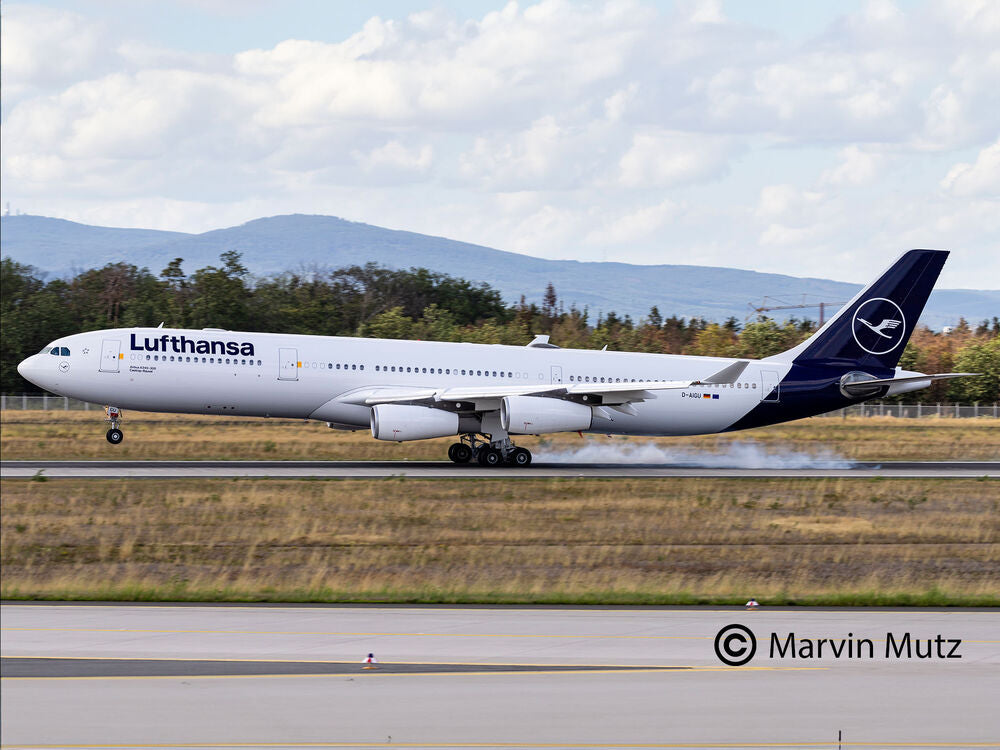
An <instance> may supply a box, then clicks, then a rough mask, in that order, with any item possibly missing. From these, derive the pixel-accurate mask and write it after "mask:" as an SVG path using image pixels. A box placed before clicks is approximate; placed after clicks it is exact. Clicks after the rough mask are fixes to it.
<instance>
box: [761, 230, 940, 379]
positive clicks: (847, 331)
mask: <svg viewBox="0 0 1000 750" xmlns="http://www.w3.org/2000/svg"><path fill="white" fill-rule="evenodd" d="M947 258H948V252H947V251H945V250H910V251H909V252H906V253H903V255H902V256H900V258H899V259H898V260H896V262H895V263H893V264H892V265H891V266H890V267H889V269H888V270H887V271H885V273H883V274H882V275H881V276H879V278H878V279H877V280H876V281H874V282H872V283H871V284H869V285H868V286H866V287H865V288H864V289H862V290H861V291H860V292H859V293H858V294H857V296H855V297H854V299H852V300H851V301H850V302H848V303H847V304H846V305H844V306H843V307H842V308H841V309H840V311H839V312H838V313H837V314H836V315H835V316H834V317H833V318H831V319H830V320H829V321H828V322H827V323H826V325H824V326H823V327H822V328H820V329H819V330H818V331H817V332H816V333H815V334H813V335H812V336H811V337H810V338H809V339H807V340H806V341H804V342H802V343H801V344H799V345H798V346H796V347H795V348H793V349H789V350H788V351H787V352H783V353H781V354H778V355H776V356H774V357H770V358H769V359H771V360H774V361H781V362H795V363H796V364H801V365H834V366H837V365H843V366H846V367H857V368H868V369H882V370H891V369H893V368H895V367H896V365H897V363H898V362H899V358H900V356H901V355H902V353H903V349H904V347H905V346H906V342H907V340H908V339H909V338H910V334H911V333H913V328H914V326H916V324H917V319H918V318H919V317H920V313H921V312H922V311H923V309H924V305H925V304H926V302H927V298H928V296H930V293H931V290H932V289H933V288H934V283H935V282H936V281H937V278H938V275H939V274H940V273H941V268H942V266H944V262H945V260H946V259H947Z"/></svg>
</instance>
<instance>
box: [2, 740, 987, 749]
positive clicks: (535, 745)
mask: <svg viewBox="0 0 1000 750" xmlns="http://www.w3.org/2000/svg"><path fill="white" fill-rule="evenodd" d="M834 742H835V741H830V740H826V741H820V742H712V743H706V742H642V743H635V742H621V743H617V742H602V743H591V742H583V743H576V742H201V743H196V742H191V743H183V742H172V743H169V744H165V743H151V744H106V745H78V744H73V745H64V744H48V745H0V748H5V749H9V750H41V748H57V747H58V748H67V749H69V748H72V749H73V750H99V749H100V748H108V749H109V750H112V749H113V750H120V749H125V748H134V749H135V750H145V749H146V748H149V749H150V750H154V749H155V748H240V747H256V748H280V747H294V748H299V747H317V748H323V747H329V748H350V747H389V748H392V747H413V748H435V747H443V748H511V749H516V748H523V749H524V750H536V749H541V748H580V749H581V750H590V749H591V748H595V749H596V748H622V749H623V750H631V749H632V748H746V749H747V750H750V749H752V748H779V747H786V748H796V747H801V748H809V747H826V748H829V747H832V746H833V744H834ZM836 744H838V745H839V746H841V747H856V748H865V747H870V748H884V747H899V748H907V747H913V748H950V747H1000V742H838V743H836Z"/></svg>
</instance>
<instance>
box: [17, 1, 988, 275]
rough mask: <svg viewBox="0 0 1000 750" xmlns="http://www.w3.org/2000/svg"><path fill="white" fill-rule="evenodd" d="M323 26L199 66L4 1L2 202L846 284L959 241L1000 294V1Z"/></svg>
mask: <svg viewBox="0 0 1000 750" xmlns="http://www.w3.org/2000/svg"><path fill="white" fill-rule="evenodd" d="M185 1H188V0H185ZM214 1H215V2H216V3H218V5H217V6H216V7H217V9H219V12H220V13H221V14H222V15H227V14H228V13H229V11H228V10H227V9H234V8H236V7H237V6H236V5H233V4H231V3H230V0H214ZM431 5H432V3H430V2H428V6H431ZM81 7H82V6H81ZM177 12H179V13H184V12H185V10H184V8H183V5H182V6H181V7H180V8H179V9H178V10H177ZM373 12H374V11H373ZM199 18H200V19H201V21H202V22H203V23H207V22H210V21H211V19H210V18H207V17H206V16H205V15H204V14H202V15H200V16H199ZM220 23H225V19H222V20H221V21H220ZM318 26H319V25H317V28H302V29H301V32H300V33H297V34H295V35H294V36H291V37H290V38H287V39H285V40H284V41H281V42H280V43H276V44H272V45H270V46H268V47H266V48H255V47H253V46H252V45H249V44H248V45H246V47H245V48H243V49H242V51H240V52H238V53H236V54H220V53H215V52H212V51H211V50H205V51H204V52H199V53H192V52H189V51H183V50H177V49H166V48H163V46H162V45H158V44H154V43H151V42H150V41H149V40H148V39H147V38H145V37H144V35H143V34H142V33H141V30H138V31H137V33H135V34H133V35H132V36H123V35H122V34H121V32H120V29H121V28H125V26H122V25H114V26H112V25H109V24H103V23H100V22H96V21H93V20H91V19H90V18H89V17H88V16H86V15H81V14H79V13H77V14H74V13H69V12H66V11H62V10H55V9H51V8H46V7H44V6H24V5H17V4H14V5H9V4H5V5H4V24H3V40H2V43H3V54H4V65H3V89H2V96H3V108H4V114H5V122H4V127H3V139H4V143H3V146H4V147H3V151H2V154H0V158H2V182H3V186H2V187H3V193H4V196H5V200H11V201H12V203H13V204H14V207H15V208H22V209H24V210H45V211H48V212H49V213H52V214H54V215H60V216H65V217H66V218H78V219H82V220H91V221H101V222H106V223H110V224H120V223H123V222H125V221H127V222H128V223H131V224H133V225H135V224H140V225H141V224H143V223H146V224H147V225H149V226H156V227H160V228H176V229H186V230H204V229H209V228H213V227H216V226H221V225H226V224H231V223H236V222H239V221H244V220H247V219H251V218H254V217H255V216H259V215H264V214H273V213H277V212H281V211H285V212H293V211H306V212H318V213H332V214H337V215H343V216H345V217H347V218H352V219H356V220H362V221H368V222H370V223H375V224H381V225H387V226H393V227H396V228H404V229H413V230H415V231H424V232H428V233H431V234H435V235H448V236H454V237H456V238H458V239H464V240H469V241H473V242H480V243H483V244H490V245H493V246H497V247H502V248H506V249H512V250H519V251H526V252H530V253H533V254H538V255H543V256H547V257H584V256H587V257H591V258H594V257H598V258H599V257H601V256H602V253H604V252H606V251H613V252H617V253H619V254H620V256H621V257H622V258H623V259H626V260H635V261H639V262H689V263H695V262H711V263H726V262H729V263H732V264H736V265H742V266H752V267H758V268H761V269H765V268H767V269H768V270H782V271H785V272H793V273H796V272H809V273H813V274H817V275H831V274H833V275H839V276H840V277H842V278H843V277H848V278H852V279H856V278H857V279H859V278H860V277H861V276H862V275H863V272H864V271H865V269H866V266H865V263H866V262H868V261H867V260H866V256H865V252H864V251H863V250H862V248H868V249H874V250H873V252H874V251H877V252H876V253H875V254H876V255H877V254H879V253H881V252H882V251H883V250H885V251H886V252H888V253H889V254H895V253H896V252H898V251H899V250H900V249H902V246H903V244H904V243H909V244H912V245H914V246H917V245H930V244H932V243H938V244H943V245H950V246H954V245H955V242H958V241H960V242H961V243H962V249H963V253H956V254H955V256H954V257H953V258H952V261H951V263H949V266H948V268H947V269H946V275H947V274H948V273H950V272H951V270H950V269H952V268H958V267H960V264H961V263H963V262H965V261H963V258H964V257H965V255H966V254H969V255H971V256H973V258H975V257H979V258H980V260H979V261H978V262H976V261H975V260H972V261H969V265H968V267H969V268H970V269H975V268H978V269H979V270H978V272H977V271H976V270H970V271H968V272H967V273H968V277H967V278H968V279H970V280H976V279H981V278H983V274H982V269H983V268H992V269H993V270H994V271H995V272H996V274H995V275H996V276H1000V269H998V268H997V266H996V262H995V261H992V260H989V261H983V260H982V258H984V257H986V256H990V258H992V256H993V255H995V249H996V247H997V246H1000V237H998V234H997V233H998V231H1000V230H998V229H997V228H996V223H995V222H991V221H989V220H987V219H986V218H985V217H986V216H987V215H988V213H989V211H990V210H991V209H993V210H996V212H997V213H998V214H1000V206H997V203H998V201H997V193H998V186H997V180H998V179H1000V178H998V177H997V175H998V174H1000V166H998V164H997V159H998V150H1000V147H998V145H997V141H996V138H997V133H998V132H1000V49H998V46H997V44H996V39H997V34H998V33H1000V4H998V3H995V2H991V1H989V0H928V2H927V3H925V4H923V5H917V6H911V5H910V4H905V5H897V4H893V3H891V2H887V1H885V0H874V1H873V2H870V3H867V4H866V5H864V6H863V7H862V8H861V9H860V10H859V11H858V12H857V13H854V14H848V15H844V16H842V17H840V18H837V19H836V20H834V21H833V22H832V23H830V24H829V25H828V26H827V27H826V28H825V29H824V30H823V31H822V32H821V33H820V34H819V35H817V36H815V37H814V38H810V39H807V40H798V39H795V40H790V39H786V38H783V37H782V35H781V33H780V30H779V32H778V33H775V31H774V30H770V29H764V28H759V27H755V26H752V25H748V24H746V23H743V22H737V21H734V20H732V19H731V18H727V17H726V15H725V14H724V13H723V10H722V5H721V4H720V3H719V2H717V0H704V1H702V2H698V1H695V2H679V3H677V5H676V6H674V7H673V8H672V9H671V10H669V11H667V12H664V13H658V12H657V11H656V10H655V9H654V8H652V7H649V6H647V5H644V4H643V3H642V2H640V1H639V0H634V1H631V2H630V1H629V0H620V1H619V0H611V1H609V2H605V3H601V2H598V3H595V4H576V3H571V2H564V1H561V0H543V1H542V2H538V3H529V4H525V5H523V6H519V5H516V4H513V3H511V4H507V5H504V6H502V7H498V9H497V10H496V11H494V12H490V13H488V14H486V15H484V16H483V17H482V18H480V19H478V20H460V19H458V18H457V17H456V16H455V15H454V14H452V13H449V12H448V11H447V10H443V9H441V8H437V9H432V10H426V11H418V12H415V13H412V14H411V15H409V16H408V17H405V18H397V19H390V18H387V17H373V18H371V19H369V20H368V21H367V22H366V23H364V24H359V25H358V27H356V28H355V29H354V33H353V34H345V35H343V36H341V37H338V38H340V39H341V41H321V40H318V39H317V33H319V31H318ZM221 28H222V27H221V26H220V29H221ZM991 144H992V145H991ZM975 153H978V156H977V157H976V158H972V157H970V156H969V154H975ZM942 175H945V177H944V178H943V179H942ZM116 215H121V216H123V217H127V219H125V218H123V219H122V220H120V221H116V220H115V219H114V217H115V216H116ZM949 236H951V237H954V238H955V242H952V241H950V240H949ZM819 249H823V254H822V257H820V256H819ZM831 253H836V254H835V255H831ZM848 256H850V257H848ZM831 257H835V258H836V259H838V262H831V261H830V258H831ZM844 259H848V260H849V261H850V262H846V261H844ZM840 261H844V262H843V263H841V262H840ZM990 262H992V263H994V265H993V266H990V265H989V263H990ZM881 265H882V262H881V261H880V260H876V261H872V268H871V270H873V271H874V270H878V268H879V267H880V266H881ZM824 269H825V270H824Z"/></svg>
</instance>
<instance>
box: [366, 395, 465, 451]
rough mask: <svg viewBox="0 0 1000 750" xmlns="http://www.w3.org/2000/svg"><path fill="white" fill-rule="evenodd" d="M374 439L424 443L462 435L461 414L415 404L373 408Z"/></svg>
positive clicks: (381, 405)
mask: <svg viewBox="0 0 1000 750" xmlns="http://www.w3.org/2000/svg"><path fill="white" fill-rule="evenodd" d="M371 425H372V437H373V438H375V439H376V440H395V441H397V442H402V441H403V440H423V439H424V438H436V437H446V436H448V435H457V434H458V414H456V413H455V412H453V411H443V410H441V409H432V408H430V407H429V406H413V405H412V404H379V405H378V406H374V407H372V417H371Z"/></svg>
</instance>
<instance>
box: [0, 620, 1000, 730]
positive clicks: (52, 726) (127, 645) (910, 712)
mask: <svg viewBox="0 0 1000 750" xmlns="http://www.w3.org/2000/svg"><path fill="white" fill-rule="evenodd" d="M0 620H2V625H0V628H2V630H0V651H2V655H3V657H4V661H3V673H4V678H3V685H2V687H3V689H2V691H0V700H2V715H3V717H4V721H3V729H2V733H3V737H2V741H3V743H4V745H5V746H6V745H11V746H15V745H46V746H52V745H55V746H59V745H69V744H75V745H86V746H109V745H115V746H128V747H150V746H154V745H155V746H156V747H158V748H160V747H166V746H189V747H190V746H195V745H197V746H206V745H210V746H212V747H227V748H228V747H246V746H251V745H252V746H255V747H275V748H277V747H304V746H310V747H322V746H327V747H357V746H367V747H382V746H385V747H392V746H397V747H398V746H404V747H405V746H411V747H412V746H419V747H452V748H455V747H504V748H515V747H517V748H540V747H546V748H554V747H564V748H580V747H638V746H642V747H707V746H718V745H720V744H726V745H727V746H729V747H776V746H779V745H780V746H782V747H830V748H832V747H836V746H837V744H836V741H837V734H838V731H840V732H842V733H843V734H842V737H843V742H844V745H843V746H844V747H852V748H858V747H884V746H888V745H890V744H893V745H894V746H917V745H918V744H919V746H921V747H959V746H961V747H973V746H977V745H978V746H997V745H1000V714H998V712H997V711H996V710H995V698H996V696H997V695H998V694H1000V612H998V611H996V610H874V609H769V608H767V607H766V606H765V607H763V608H762V609H760V610H757V611H753V612H746V611H743V610H740V609H725V608H721V609H708V608H600V607H595V608H583V607H578V608H516V607H509V608H495V607H348V606H298V607H297V606H201V605H187V606H184V605H174V606H171V605H148V606H139V605H128V606H121V605H64V604H5V605H4V606H3V607H2V609H0ZM737 623H738V624H743V625H745V626H747V627H748V628H750V629H751V631H752V632H753V633H754V634H755V636H756V638H757V641H758V653H757V655H756V656H755V657H754V659H753V660H752V661H751V662H750V663H749V664H748V665H746V666H743V667H727V666H726V665H724V664H722V663H721V662H720V660H719V659H718V657H717V656H716V653H715V646H714V644H715V636H716V634H717V633H718V632H719V631H720V630H721V629H722V628H723V627H724V626H727V625H731V624H737ZM791 632H794V633H795V634H796V636H797V638H798V639H799V642H800V643H801V640H802V639H803V638H809V639H812V640H814V641H815V640H817V639H819V638H829V639H835V640H839V639H842V638H845V637H850V638H868V639H871V640H872V642H873V651H874V653H875V657H873V658H870V659H869V658H860V659H859V658H833V657H832V656H830V654H829V651H827V652H825V654H824V658H822V659H808V658H796V659H792V658H777V657H774V658H772V656H771V655H770V653H769V651H768V646H767V644H768V642H769V636H770V634H771V633H778V634H781V635H782V636H786V635H787V634H788V633H791ZM889 633H892V634H894V635H895V637H897V638H901V637H902V636H903V634H905V633H910V635H911V638H913V639H919V640H921V641H922V642H925V641H926V640H927V639H934V638H936V637H937V636H942V637H943V638H945V639H960V640H961V645H960V646H959V651H958V653H959V654H960V655H961V657H962V658H961V659H942V658H933V659H924V658H915V657H914V658H909V659H899V658H892V659H887V658H884V656H883V655H882V651H883V649H884V647H885V643H886V638H887V634H889ZM848 634H851V635H850V636H848ZM369 652H372V653H375V654H376V656H377V657H378V658H379V659H380V660H381V662H382V667H383V668H382V670H377V671H376V670H373V671H365V670H363V664H362V663H361V662H362V659H363V658H364V657H365V655H366V654H367V653H369ZM74 661H76V662H79V664H78V665H77V666H73V664H72V663H73V662H74ZM14 664H17V666H16V668H15V667H14V666H12V665H14ZM678 667H680V668H678Z"/></svg>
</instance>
